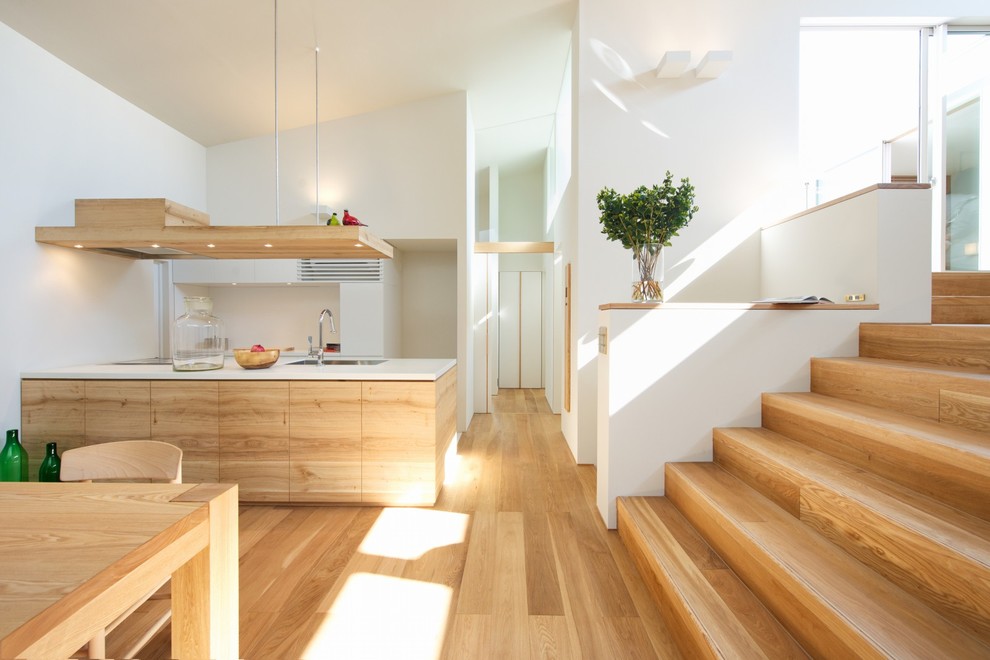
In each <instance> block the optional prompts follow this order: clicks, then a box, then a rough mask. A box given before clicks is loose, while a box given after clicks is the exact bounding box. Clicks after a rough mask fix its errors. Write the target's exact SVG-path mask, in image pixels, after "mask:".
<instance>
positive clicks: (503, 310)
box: [498, 271, 543, 388]
mask: <svg viewBox="0 0 990 660" xmlns="http://www.w3.org/2000/svg"><path fill="white" fill-rule="evenodd" d="M498 283H499V292H498V386H499V387H507V388H515V387H537V388H538V387H543V273H542V272H539V271H535V272H532V271H525V272H519V271H504V272H501V273H499V277H498Z"/></svg>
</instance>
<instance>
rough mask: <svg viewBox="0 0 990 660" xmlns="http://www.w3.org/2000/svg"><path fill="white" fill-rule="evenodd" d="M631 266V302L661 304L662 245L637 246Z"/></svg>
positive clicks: (634, 249) (647, 244)
mask: <svg viewBox="0 0 990 660" xmlns="http://www.w3.org/2000/svg"><path fill="white" fill-rule="evenodd" d="M632 264H633V265H632V299H633V302H663V245H661V244H660V243H646V244H645V245H637V246H636V247H634V248H633V260H632ZM658 273H659V276H658ZM658 277H659V279H658Z"/></svg>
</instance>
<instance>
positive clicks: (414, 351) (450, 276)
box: [400, 252, 457, 358]
mask: <svg viewBox="0 0 990 660" xmlns="http://www.w3.org/2000/svg"><path fill="white" fill-rule="evenodd" d="M401 346H402V348H401V351H400V352H401V355H402V357H405V358H451V357H454V356H456V355H457V254H456V253H455V252H406V253H405V254H404V255H403V264H402V338H401Z"/></svg>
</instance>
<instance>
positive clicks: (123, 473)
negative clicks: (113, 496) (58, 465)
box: [60, 440, 182, 484]
mask: <svg viewBox="0 0 990 660" xmlns="http://www.w3.org/2000/svg"><path fill="white" fill-rule="evenodd" d="M60 478H61V480H62V481H92V480H93V479H104V480H134V479H151V480H152V481H167V482H169V483H173V484H181V483H182V450H181V449H179V448H178V447H176V446H175V445H170V444H168V443H167V442H156V441H153V440H123V441H121V442H104V443H102V444H97V445H88V446H86V447H78V448H76V449H69V450H68V451H65V452H63V453H62V469H61V475H60Z"/></svg>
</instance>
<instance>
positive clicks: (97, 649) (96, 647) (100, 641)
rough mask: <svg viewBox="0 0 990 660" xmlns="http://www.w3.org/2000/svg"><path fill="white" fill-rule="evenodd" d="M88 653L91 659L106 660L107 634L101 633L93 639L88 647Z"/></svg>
mask: <svg viewBox="0 0 990 660" xmlns="http://www.w3.org/2000/svg"><path fill="white" fill-rule="evenodd" d="M86 653H87V654H89V657H90V658H106V657H107V634H106V632H101V633H99V634H98V635H96V636H95V637H93V639H91V640H89V645H88V647H87V650H86Z"/></svg>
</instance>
